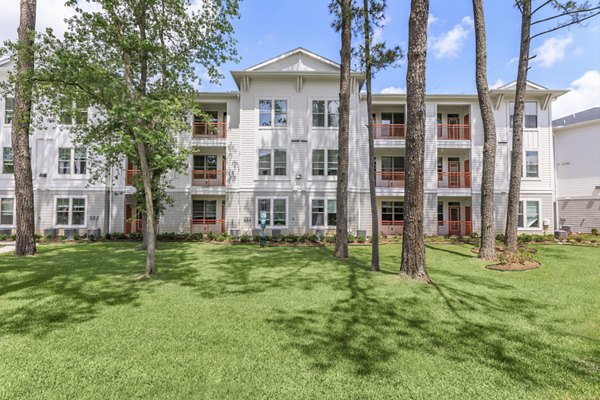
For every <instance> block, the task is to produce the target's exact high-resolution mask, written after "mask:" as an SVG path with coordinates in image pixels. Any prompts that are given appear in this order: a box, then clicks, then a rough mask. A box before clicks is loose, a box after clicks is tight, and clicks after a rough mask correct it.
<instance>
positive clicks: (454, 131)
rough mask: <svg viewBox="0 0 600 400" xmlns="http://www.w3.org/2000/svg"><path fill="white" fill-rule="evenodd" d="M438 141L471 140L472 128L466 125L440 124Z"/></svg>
mask: <svg viewBox="0 0 600 400" xmlns="http://www.w3.org/2000/svg"><path fill="white" fill-rule="evenodd" d="M437 138H438V140H471V126H470V125H465V124H438V126H437Z"/></svg>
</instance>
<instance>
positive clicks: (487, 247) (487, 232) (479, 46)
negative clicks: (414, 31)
mask: <svg viewBox="0 0 600 400" xmlns="http://www.w3.org/2000/svg"><path fill="white" fill-rule="evenodd" d="M473 16H474V19H475V81H476V83H477V95H478V98H479V109H480V110H481V120H482V122H483V173H482V177H481V244H480V246H479V257H480V258H482V259H484V260H493V259H495V258H496V232H495V228H494V179H495V174H496V122H495V119H494V111H493V108H492V107H493V105H492V99H491V97H490V92H489V87H488V80H487V49H486V47H487V46H486V33H485V18H484V13H483V0H473Z"/></svg>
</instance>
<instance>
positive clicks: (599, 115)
mask: <svg viewBox="0 0 600 400" xmlns="http://www.w3.org/2000/svg"><path fill="white" fill-rule="evenodd" d="M596 120H600V107H594V108H589V109H587V110H584V111H580V112H577V113H575V114H571V115H567V116H566V117H562V118H557V119H555V120H554V121H552V127H553V128H558V127H563V126H570V125H575V124H581V123H584V122H589V121H596Z"/></svg>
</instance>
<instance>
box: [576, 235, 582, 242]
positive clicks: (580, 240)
mask: <svg viewBox="0 0 600 400" xmlns="http://www.w3.org/2000/svg"><path fill="white" fill-rule="evenodd" d="M575 241H576V242H577V243H581V242H582V241H583V238H582V237H581V236H576V237H575Z"/></svg>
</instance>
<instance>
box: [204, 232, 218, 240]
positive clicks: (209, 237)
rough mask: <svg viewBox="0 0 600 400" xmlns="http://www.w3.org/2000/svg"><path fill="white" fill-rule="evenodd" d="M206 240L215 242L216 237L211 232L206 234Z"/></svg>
mask: <svg viewBox="0 0 600 400" xmlns="http://www.w3.org/2000/svg"><path fill="white" fill-rule="evenodd" d="M206 239H208V240H211V241H212V240H215V239H216V235H215V234H214V233H213V232H208V233H207V234H206Z"/></svg>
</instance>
